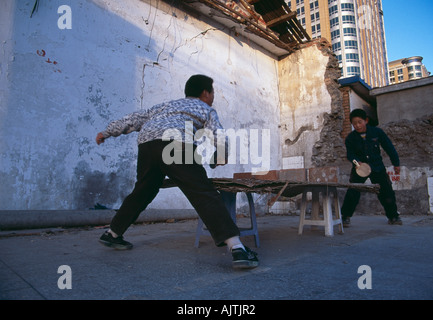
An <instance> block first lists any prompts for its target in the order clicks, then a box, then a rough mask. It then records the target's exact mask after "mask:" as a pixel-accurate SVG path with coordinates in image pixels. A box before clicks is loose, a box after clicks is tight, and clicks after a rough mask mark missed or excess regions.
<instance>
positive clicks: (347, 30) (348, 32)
mask: <svg viewBox="0 0 433 320" xmlns="http://www.w3.org/2000/svg"><path fill="white" fill-rule="evenodd" d="M343 32H344V35H345V36H351V37H356V28H344V29H343Z"/></svg>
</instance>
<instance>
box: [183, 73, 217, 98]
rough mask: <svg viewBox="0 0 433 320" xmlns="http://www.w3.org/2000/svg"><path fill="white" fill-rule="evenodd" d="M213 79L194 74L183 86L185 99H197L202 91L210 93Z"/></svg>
mask: <svg viewBox="0 0 433 320" xmlns="http://www.w3.org/2000/svg"><path fill="white" fill-rule="evenodd" d="M212 84H213V79H212V78H210V77H208V76H205V75H202V74H196V75H194V76H191V77H190V78H189V79H188V81H187V82H186V84H185V97H194V98H198V97H200V95H201V94H202V92H203V90H206V91H207V92H209V93H210V92H212V90H213V87H212Z"/></svg>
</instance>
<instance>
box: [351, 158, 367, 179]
mask: <svg viewBox="0 0 433 320" xmlns="http://www.w3.org/2000/svg"><path fill="white" fill-rule="evenodd" d="M353 164H354V165H355V167H356V173H357V174H358V176H360V177H363V178H365V177H368V176H369V175H370V173H371V168H370V166H369V165H368V164H367V163H361V164H360V163H359V162H358V161H356V160H353Z"/></svg>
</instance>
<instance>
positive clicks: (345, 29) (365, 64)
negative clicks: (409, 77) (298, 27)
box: [286, 0, 389, 87]
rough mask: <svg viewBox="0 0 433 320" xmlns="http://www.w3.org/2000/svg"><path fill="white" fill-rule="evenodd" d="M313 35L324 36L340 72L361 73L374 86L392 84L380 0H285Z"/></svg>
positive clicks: (347, 73) (346, 75) (351, 74)
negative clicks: (336, 60)
mask: <svg viewBox="0 0 433 320" xmlns="http://www.w3.org/2000/svg"><path fill="white" fill-rule="evenodd" d="M286 2H287V4H288V5H289V7H290V8H291V10H292V11H295V10H296V12H297V17H298V20H299V21H300V22H301V24H302V26H303V27H304V28H305V30H306V31H307V32H308V34H309V35H310V36H311V37H312V38H313V39H314V38H320V37H321V38H325V39H327V40H328V41H329V42H330V43H331V44H332V50H333V51H334V53H335V54H336V56H337V57H338V60H339V62H340V66H341V68H342V70H341V76H342V77H344V78H345V77H350V76H354V75H358V76H360V77H361V79H363V80H364V81H365V82H366V83H367V84H368V85H369V86H371V87H382V86H386V85H388V84H389V77H388V58H387V51H386V40H385V28H384V22H383V11H382V1H381V0H286Z"/></svg>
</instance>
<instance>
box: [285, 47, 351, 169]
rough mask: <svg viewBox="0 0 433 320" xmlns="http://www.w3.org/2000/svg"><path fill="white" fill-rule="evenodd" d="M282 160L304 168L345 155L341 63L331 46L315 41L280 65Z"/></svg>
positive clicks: (322, 163) (338, 158)
mask: <svg viewBox="0 0 433 320" xmlns="http://www.w3.org/2000/svg"><path fill="white" fill-rule="evenodd" d="M279 72H280V78H279V80H280V82H279V87H280V97H281V101H280V103H281V119H280V127H281V148H282V157H283V158H288V159H290V158H293V157H299V156H302V157H303V161H304V163H303V166H304V167H306V168H309V167H320V166H325V165H329V164H331V163H333V162H335V161H337V160H340V158H341V157H343V156H344V154H345V151H344V142H343V140H342V139H341V136H340V133H341V129H342V115H343V110H342V108H341V93H340V91H339V90H338V87H339V85H338V84H337V82H336V81H335V80H336V79H338V77H339V76H340V69H339V68H338V61H337V59H336V58H335V57H334V56H333V55H332V51H331V50H330V48H329V44H327V43H326V42H323V41H320V40H316V41H314V42H312V43H311V44H308V45H306V46H304V47H303V48H302V49H301V50H298V51H296V52H295V53H293V54H291V55H290V56H288V57H286V58H285V59H283V60H281V61H280V62H279Z"/></svg>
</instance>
